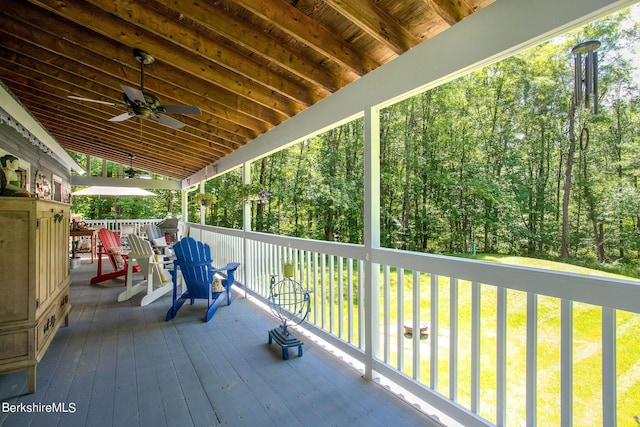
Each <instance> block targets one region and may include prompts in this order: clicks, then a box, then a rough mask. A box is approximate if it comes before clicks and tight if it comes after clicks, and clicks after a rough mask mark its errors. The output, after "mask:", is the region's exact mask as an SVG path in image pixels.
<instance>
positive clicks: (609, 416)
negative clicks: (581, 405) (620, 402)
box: [602, 307, 617, 426]
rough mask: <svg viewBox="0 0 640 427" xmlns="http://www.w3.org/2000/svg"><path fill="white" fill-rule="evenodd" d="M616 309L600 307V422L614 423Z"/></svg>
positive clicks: (615, 397)
mask: <svg viewBox="0 0 640 427" xmlns="http://www.w3.org/2000/svg"><path fill="white" fill-rule="evenodd" d="M616 378H617V376H616V311H615V310H614V309H611V308H608V307H603V308H602V424H603V425H605V426H615V425H616V418H617V415H616V411H617V409H616V401H617V391H616V382H617V381H616Z"/></svg>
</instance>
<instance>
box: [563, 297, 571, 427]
mask: <svg viewBox="0 0 640 427" xmlns="http://www.w3.org/2000/svg"><path fill="white" fill-rule="evenodd" d="M572 424H573V301H571V300H567V299H563V300H562V302H561V305H560V425H561V426H563V427H571V425H572Z"/></svg>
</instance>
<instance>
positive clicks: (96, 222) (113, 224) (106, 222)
mask: <svg viewBox="0 0 640 427" xmlns="http://www.w3.org/2000/svg"><path fill="white" fill-rule="evenodd" d="M82 221H84V222H85V223H87V226H88V227H89V228H108V229H109V230H111V231H119V230H120V228H119V227H120V226H121V225H129V224H131V225H135V227H136V231H135V234H140V233H142V229H143V228H144V226H145V225H148V224H157V223H159V222H161V221H163V220H162V219H119V220H118V221H116V220H115V219H88V220H82Z"/></svg>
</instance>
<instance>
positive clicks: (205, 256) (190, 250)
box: [166, 237, 240, 322]
mask: <svg viewBox="0 0 640 427" xmlns="http://www.w3.org/2000/svg"><path fill="white" fill-rule="evenodd" d="M173 251H174V254H175V257H176V259H175V260H174V262H173V263H174V267H175V271H178V269H179V270H180V273H182V280H183V283H184V284H186V286H187V290H186V291H184V293H183V294H182V295H180V296H178V283H177V277H178V274H174V275H173V305H172V306H171V308H170V309H169V311H168V312H167V318H166V320H167V321H169V320H171V319H173V318H174V317H175V315H176V314H177V313H178V310H180V307H182V304H184V303H185V301H187V300H190V301H191V304H193V303H194V300H196V299H204V300H207V313H206V315H205V317H204V321H205V322H208V321H209V320H211V317H213V314H214V313H215V312H216V310H217V309H218V307H220V306H221V305H222V304H224V303H226V304H227V305H230V304H231V285H232V284H233V282H234V279H233V275H234V273H235V271H236V269H237V268H238V266H239V265H240V264H239V263H235V262H233V263H229V264H227V265H226V266H224V267H222V268H217V269H216V268H214V267H213V261H212V260H211V249H210V248H209V245H207V244H206V243H202V242H199V241H196V240H195V239H194V238H193V237H185V238H183V239H182V240H180V241H179V242H177V243H176V244H174V245H173ZM220 273H222V274H223V275H224V276H226V278H224V276H220ZM215 277H223V279H222V280H221V282H222V285H223V287H224V290H223V291H221V292H214V291H213V289H212V283H213V280H214V278H215ZM183 290H184V288H183Z"/></svg>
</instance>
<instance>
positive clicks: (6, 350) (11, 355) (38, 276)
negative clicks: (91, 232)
mask: <svg viewBox="0 0 640 427" xmlns="http://www.w3.org/2000/svg"><path fill="white" fill-rule="evenodd" d="M70 210H71V206H70V205H68V204H65V203H59V202H52V201H43V200H36V199H27V198H20V197H0V294H1V295H2V297H1V298H0V373H4V372H11V371H17V370H22V369H27V370H28V378H29V393H34V392H35V390H36V365H37V363H38V362H39V361H40V359H42V356H43V355H44V353H45V352H46V350H47V348H48V347H49V344H50V343H51V339H52V338H53V336H54V335H55V333H56V331H57V330H58V328H59V327H60V323H61V321H63V320H64V322H65V325H68V323H69V310H70V309H71V305H70V304H69V281H70V280H69V216H70Z"/></svg>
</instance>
